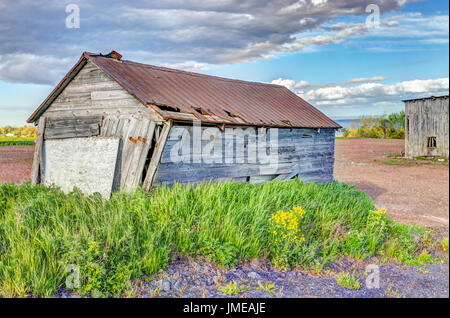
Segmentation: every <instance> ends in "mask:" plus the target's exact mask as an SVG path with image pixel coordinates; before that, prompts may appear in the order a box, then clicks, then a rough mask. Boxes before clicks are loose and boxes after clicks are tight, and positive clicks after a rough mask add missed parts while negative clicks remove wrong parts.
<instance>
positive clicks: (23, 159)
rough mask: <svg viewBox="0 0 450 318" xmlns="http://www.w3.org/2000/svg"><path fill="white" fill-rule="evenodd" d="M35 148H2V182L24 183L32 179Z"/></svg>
mask: <svg viewBox="0 0 450 318" xmlns="http://www.w3.org/2000/svg"><path fill="white" fill-rule="evenodd" d="M33 149H34V146H2V147H0V182H15V183H22V182H24V181H26V180H29V179H30V175H31V165H32V164H33Z"/></svg>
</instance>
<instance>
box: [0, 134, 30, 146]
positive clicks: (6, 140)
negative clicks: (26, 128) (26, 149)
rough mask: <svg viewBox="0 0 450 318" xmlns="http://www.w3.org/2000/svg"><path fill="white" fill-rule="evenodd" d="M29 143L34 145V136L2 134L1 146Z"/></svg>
mask: <svg viewBox="0 0 450 318" xmlns="http://www.w3.org/2000/svg"><path fill="white" fill-rule="evenodd" d="M28 145H34V138H29V137H3V136H0V146H28Z"/></svg>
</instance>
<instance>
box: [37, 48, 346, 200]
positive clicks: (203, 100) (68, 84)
mask: <svg viewBox="0 0 450 318" xmlns="http://www.w3.org/2000/svg"><path fill="white" fill-rule="evenodd" d="M28 122H30V123H35V124H37V125H38V137H37V140H36V147H35V154H34V162H33V170H32V182H33V183H39V182H40V183H44V184H46V185H56V186H59V187H61V188H62V189H63V190H64V191H71V190H72V189H73V187H74V186H75V187H77V188H79V189H81V190H82V191H83V192H85V193H88V194H90V193H94V192H99V193H101V194H102V195H103V196H105V197H108V196H109V195H110V193H111V191H115V190H119V189H124V190H126V191H130V190H132V189H134V188H135V187H137V186H139V185H142V187H143V188H144V189H145V190H149V189H150V187H151V186H152V185H153V184H172V183H174V182H181V183H189V182H191V183H199V182H206V181H209V180H217V181H225V180H231V181H237V182H245V181H249V182H255V183H256V182H265V181H268V180H273V179H277V180H288V179H291V178H293V177H295V176H298V177H299V178H300V179H302V180H304V181H305V182H312V181H314V182H320V183H324V182H328V181H332V180H333V166H334V136H335V130H336V129H338V128H340V126H339V125H338V124H336V123H335V122H334V121H332V120H331V119H329V118H328V117H327V116H325V115H324V114H323V113H321V112H320V111H319V110H317V109H316V108H314V107H313V106H311V105H310V104H309V103H307V102H306V101H304V100H303V99H301V98H300V97H299V96H297V95H296V94H294V93H293V92H291V91H290V90H288V89H287V88H285V87H283V86H278V85H273V84H264V83H255V82H247V81H241V80H232V79H227V78H220V77H215V76H209V75H204V74H197V73H192V72H186V71H181V70H175V69H169V68H164V67H156V66H151V65H146V64H141V63H136V62H131V61H126V60H123V59H122V56H121V55H120V54H119V53H117V52H115V51H113V52H111V53H109V54H107V55H102V54H91V53H86V52H85V53H83V55H82V56H81V58H80V60H79V61H78V62H77V63H76V65H75V66H74V67H73V68H72V69H71V70H70V71H69V73H68V74H67V75H66V76H65V77H64V78H63V79H62V81H61V82H60V83H59V84H58V85H57V86H56V88H55V89H54V90H53V91H52V93H51V94H50V95H49V96H48V97H47V99H46V100H45V101H44V102H43V103H42V104H41V105H40V106H39V107H38V108H37V109H36V110H35V111H34V113H33V114H32V115H31V116H30V118H29V119H28Z"/></svg>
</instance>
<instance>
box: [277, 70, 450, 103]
mask: <svg viewBox="0 0 450 318" xmlns="http://www.w3.org/2000/svg"><path fill="white" fill-rule="evenodd" d="M385 79H386V78H385V77H382V76H375V77H371V78H357V79H352V80H348V81H345V82H343V83H342V84H344V85H342V84H335V85H333V86H327V85H329V84H330V83H328V84H324V86H327V87H319V88H312V89H311V87H314V85H312V84H310V83H308V82H305V81H302V82H299V83H297V84H296V83H295V81H293V80H291V79H282V78H279V79H276V80H274V81H272V83H274V84H279V85H284V86H286V87H287V88H289V89H290V90H292V91H293V92H295V93H297V94H298V95H299V96H300V97H302V98H304V99H305V100H307V101H308V102H310V103H312V104H313V105H317V106H338V105H340V106H362V105H374V106H380V105H381V106H385V105H388V104H392V103H396V102H399V101H401V100H403V99H407V98H416V97H425V96H432V95H444V94H448V90H449V79H448V78H437V79H427V80H420V79H416V80H410V81H402V82H397V83H392V84H381V83H377V82H376V81H382V80H385ZM368 80H371V82H367V81H368ZM346 83H351V84H354V83H362V84H360V85H356V86H345V84H346ZM317 86H318V85H317ZM308 88H309V89H308ZM300 89H306V90H304V91H301V90H300Z"/></svg>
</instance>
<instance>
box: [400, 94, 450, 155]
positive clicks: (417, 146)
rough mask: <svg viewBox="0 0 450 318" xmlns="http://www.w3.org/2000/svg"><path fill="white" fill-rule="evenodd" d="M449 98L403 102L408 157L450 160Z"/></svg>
mask: <svg viewBox="0 0 450 318" xmlns="http://www.w3.org/2000/svg"><path fill="white" fill-rule="evenodd" d="M448 98H449V95H445V96H438V97H435V96H431V97H427V98H417V99H408V100H404V101H403V102H405V115H406V119H405V120H406V123H405V155H406V156H407V157H419V156H424V157H446V158H448V145H449V140H448V111H449V105H448Z"/></svg>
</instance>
